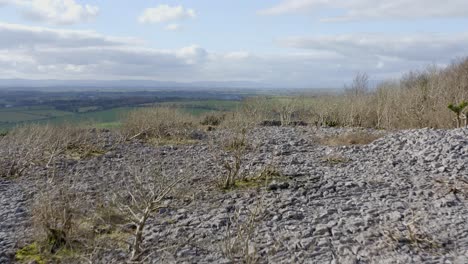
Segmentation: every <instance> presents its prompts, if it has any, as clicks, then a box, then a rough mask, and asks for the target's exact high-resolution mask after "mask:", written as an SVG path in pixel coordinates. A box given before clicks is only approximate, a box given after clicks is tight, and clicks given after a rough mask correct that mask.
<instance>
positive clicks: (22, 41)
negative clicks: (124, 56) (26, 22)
mask: <svg viewBox="0 0 468 264" xmlns="http://www.w3.org/2000/svg"><path fill="white" fill-rule="evenodd" d="M0 36H2V37H1V38H0V49H8V48H12V49H14V48H16V49H19V48H41V47H42V48H47V47H52V48H58V47H96V46H118V45H138V44H140V45H141V44H142V42H141V41H139V40H136V39H132V38H116V37H109V36H104V35H101V34H98V33H96V32H94V31H84V30H57V29H49V28H44V27H30V26H23V25H18V24H6V23H0Z"/></svg>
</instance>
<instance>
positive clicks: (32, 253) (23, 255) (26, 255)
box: [15, 243, 47, 264]
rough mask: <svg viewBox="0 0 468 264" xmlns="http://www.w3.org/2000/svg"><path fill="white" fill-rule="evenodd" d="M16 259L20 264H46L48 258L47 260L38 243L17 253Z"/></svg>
mask: <svg viewBox="0 0 468 264" xmlns="http://www.w3.org/2000/svg"><path fill="white" fill-rule="evenodd" d="M15 259H16V261H18V262H19V263H29V262H37V263H38V264H45V263H46V260H47V258H45V257H44V256H43V255H42V253H41V250H40V249H39V247H38V245H37V243H32V244H30V245H27V246H25V247H23V248H20V249H19V250H18V251H16V254H15Z"/></svg>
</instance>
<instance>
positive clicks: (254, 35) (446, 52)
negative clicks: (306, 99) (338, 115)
mask: <svg viewBox="0 0 468 264" xmlns="http://www.w3.org/2000/svg"><path fill="white" fill-rule="evenodd" d="M466 55H468V1H466V0H446V1H439V0H399V1H382V0H347V1H342V0H328V1H324V0H268V1H251V0H237V1H214V0H211V1H208V0H196V1H194V0H192V1H148V0H134V1H131V2H130V1H122V0H112V1H109V0H107V1H104V0H93V1H91V0H0V78H3V79H10V78H25V79H82V80H85V79H110V80H116V79H152V80H161V81H178V82H192V81H253V82H260V83H265V84H270V85H272V86H283V87H339V86H342V85H343V84H344V83H346V82H348V81H349V80H350V79H351V78H352V77H353V75H354V74H356V73H357V72H367V73H368V74H369V75H370V76H371V78H372V79H376V80H382V79H387V78H395V77H398V76H399V75H400V74H401V73H403V72H405V71H408V70H410V69H423V68H424V67H425V66H427V65H429V64H435V65H438V66H440V67H444V66H446V65H447V64H449V63H450V62H451V61H452V60H453V59H456V58H460V57H464V56H466Z"/></svg>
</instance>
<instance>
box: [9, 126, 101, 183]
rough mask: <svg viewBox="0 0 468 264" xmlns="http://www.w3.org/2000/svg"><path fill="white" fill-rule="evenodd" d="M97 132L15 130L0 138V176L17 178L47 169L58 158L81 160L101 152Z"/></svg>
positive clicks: (75, 128)
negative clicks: (35, 168)
mask: <svg viewBox="0 0 468 264" xmlns="http://www.w3.org/2000/svg"><path fill="white" fill-rule="evenodd" d="M99 137H100V134H99V133H96V131H94V130H92V129H89V128H83V127H80V126H78V125H70V124H63V125H38V124H30V125H24V126H20V127H17V128H15V129H13V130H12V131H10V132H9V133H8V134H7V135H6V136H4V137H1V138H0V176H3V177H15V176H20V175H21V174H22V173H23V171H24V170H26V169H27V168H29V167H31V166H34V165H43V166H45V167H50V165H51V164H52V163H53V162H54V160H55V159H56V158H57V157H58V156H60V155H66V156H68V158H72V159H73V158H75V159H77V158H78V159H79V158H84V157H87V156H90V155H93V154H97V153H99V152H101V151H102V150H103V148H104V145H105V142H104V141H103V140H100V138H99Z"/></svg>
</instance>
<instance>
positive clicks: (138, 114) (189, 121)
mask: <svg viewBox="0 0 468 264" xmlns="http://www.w3.org/2000/svg"><path fill="white" fill-rule="evenodd" d="M197 124H198V122H197V120H196V119H195V117H193V116H192V115H190V114H187V113H183V112H181V111H178V110H174V109H171V108H161V107H153V108H144V109H138V110H135V111H132V112H130V113H129V114H128V115H127V117H126V118H125V119H124V121H123V124H122V133H123V134H124V135H125V137H126V138H127V139H135V138H138V139H143V140H146V141H149V142H153V143H156V144H158V143H161V142H165V141H170V142H179V143H186V142H190V141H193V140H196V139H199V137H200V133H199V131H198V129H197Z"/></svg>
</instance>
